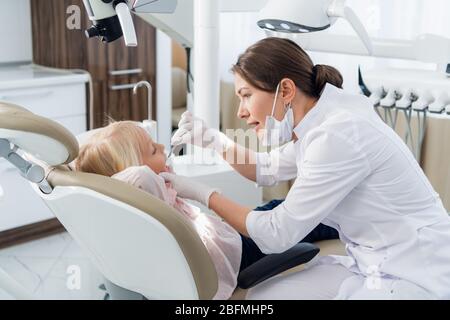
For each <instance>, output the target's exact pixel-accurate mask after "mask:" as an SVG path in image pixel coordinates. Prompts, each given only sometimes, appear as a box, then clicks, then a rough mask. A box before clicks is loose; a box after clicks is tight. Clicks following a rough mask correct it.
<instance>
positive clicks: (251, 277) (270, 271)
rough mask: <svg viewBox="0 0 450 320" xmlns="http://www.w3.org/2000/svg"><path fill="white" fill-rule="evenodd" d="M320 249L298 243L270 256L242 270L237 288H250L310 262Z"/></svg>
mask: <svg viewBox="0 0 450 320" xmlns="http://www.w3.org/2000/svg"><path fill="white" fill-rule="evenodd" d="M319 251H320V249H319V248H318V247H317V246H315V245H313V244H311V243H298V244H296V245H295V246H293V247H292V248H290V249H289V250H286V251H285V252H283V253H276V254H270V255H268V256H266V257H264V258H262V259H261V260H258V261H257V262H255V263H254V264H252V265H250V266H249V267H247V268H245V269H244V270H242V272H241V273H240V274H239V276H238V287H240V288H242V289H248V288H251V287H253V286H255V285H257V284H258V283H260V282H262V281H264V280H267V279H269V278H271V277H273V276H275V275H277V274H279V273H281V272H283V271H286V270H288V269H291V268H293V267H295V266H298V265H301V264H304V263H306V262H308V261H311V259H312V258H314V257H315V256H316V255H317V254H318V253H319Z"/></svg>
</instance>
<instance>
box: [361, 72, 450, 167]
mask: <svg viewBox="0 0 450 320" xmlns="http://www.w3.org/2000/svg"><path fill="white" fill-rule="evenodd" d="M363 76H364V83H365V85H366V86H367V88H368V90H369V91H370V92H372V94H373V95H376V94H375V91H376V90H379V88H380V87H381V88H384V90H385V91H387V92H391V91H392V90H395V91H396V92H397V93H398V94H399V97H400V96H401V98H400V99H399V100H396V101H395V108H396V109H397V110H399V111H402V112H403V113H404V115H405V119H406V128H405V129H406V133H405V137H404V139H405V143H406V144H407V145H408V146H409V147H410V148H411V151H412V152H413V154H414V156H415V157H416V159H417V161H418V162H419V163H420V162H421V150H422V144H423V141H424V138H425V133H426V121H427V119H428V118H429V117H433V118H440V119H443V118H445V119H447V118H448V117H447V116H446V115H445V112H447V113H448V114H450V98H449V97H450V78H448V77H447V75H446V74H445V73H443V72H440V71H432V70H414V69H394V68H386V69H376V70H370V71H367V72H364V74H363ZM380 104H381V103H380ZM413 116H414V117H413ZM415 117H417V122H418V132H417V135H415V139H413V134H412V128H411V121H412V118H415ZM413 140H414V141H413Z"/></svg>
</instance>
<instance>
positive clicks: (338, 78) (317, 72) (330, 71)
mask: <svg viewBox="0 0 450 320" xmlns="http://www.w3.org/2000/svg"><path fill="white" fill-rule="evenodd" d="M313 73H314V85H315V88H316V94H317V95H318V96H320V93H321V92H322V90H323V88H324V87H325V84H327V83H329V84H332V85H334V86H335V87H338V88H342V83H343V79H342V75H341V73H340V72H339V71H338V70H337V69H336V68H334V67H332V66H328V65H325V64H316V65H315V66H314V68H313Z"/></svg>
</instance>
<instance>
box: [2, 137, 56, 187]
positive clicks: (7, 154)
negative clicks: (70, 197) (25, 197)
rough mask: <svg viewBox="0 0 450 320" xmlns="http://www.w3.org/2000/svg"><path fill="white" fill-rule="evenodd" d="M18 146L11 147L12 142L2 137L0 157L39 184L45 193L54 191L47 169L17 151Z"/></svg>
mask: <svg viewBox="0 0 450 320" xmlns="http://www.w3.org/2000/svg"><path fill="white" fill-rule="evenodd" d="M17 149H18V147H17V146H14V147H12V148H11V143H10V142H9V141H8V140H6V139H0V157H2V158H5V159H6V160H7V161H8V162H9V163H11V164H12V165H13V166H15V167H16V168H17V169H19V171H20V174H21V175H22V176H23V177H24V178H25V179H27V180H28V181H30V182H33V183H35V184H37V185H38V187H39V189H40V190H41V191H42V192H44V193H45V194H50V193H51V192H52V187H51V186H50V184H49V183H48V182H47V180H46V179H45V171H44V169H43V168H41V167H40V166H38V165H35V164H33V163H31V162H29V161H27V160H25V159H24V158H22V157H21V156H20V155H19V154H17V153H16V151H17Z"/></svg>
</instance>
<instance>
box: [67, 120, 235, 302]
mask: <svg viewBox="0 0 450 320" xmlns="http://www.w3.org/2000/svg"><path fill="white" fill-rule="evenodd" d="M166 160H167V158H166V155H165V153H164V146H163V145H161V144H157V143H155V142H153V141H152V139H151V138H150V136H149V135H148V134H147V132H146V131H145V130H144V129H143V128H142V127H140V126H139V125H138V124H137V123H135V122H132V121H119V122H114V123H112V124H110V125H108V126H107V127H105V128H102V129H99V131H98V132H96V133H95V134H93V135H92V136H91V137H90V138H89V140H88V141H87V142H86V143H85V144H84V145H82V146H81V148H80V153H79V156H78V158H77V159H76V164H75V165H76V170H78V171H83V172H89V173H96V174H101V175H104V176H108V177H112V178H115V179H118V180H121V181H124V182H127V183H129V184H132V185H133V186H135V187H137V188H140V189H142V190H144V191H146V192H149V193H151V194H152V195H154V196H156V197H158V198H159V199H161V200H163V201H164V202H166V203H167V204H169V205H170V206H172V207H174V208H175V209H176V210H177V211H178V212H179V213H180V214H182V215H184V216H185V217H186V218H187V219H188V220H189V221H191V222H192V224H193V226H194V228H195V230H196V231H197V232H198V234H199V236H200V238H201V240H202V241H203V243H204V245H205V247H206V249H207V251H208V253H209V255H210V256H211V258H212V261H213V263H214V266H215V268H216V271H217V275H218V278H219V287H218V291H217V293H216V295H215V296H214V299H228V298H229V297H230V296H231V294H232V293H233V291H234V289H235V288H236V285H237V276H238V273H239V270H240V266H241V254H242V241H241V236H240V235H239V233H238V232H237V231H235V230H234V229H233V228H232V227H231V226H230V225H228V224H227V223H226V222H224V221H222V220H221V219H220V218H218V217H216V216H212V215H209V214H205V213H202V212H201V211H200V209H199V208H197V207H195V206H193V205H191V204H189V203H188V202H186V201H185V200H184V199H182V198H180V197H177V193H176V191H175V190H174V189H173V188H172V187H171V185H170V184H169V183H166V182H165V181H164V179H163V178H162V177H161V176H159V174H160V173H161V172H172V171H171V168H170V167H169V166H167V165H166Z"/></svg>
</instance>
